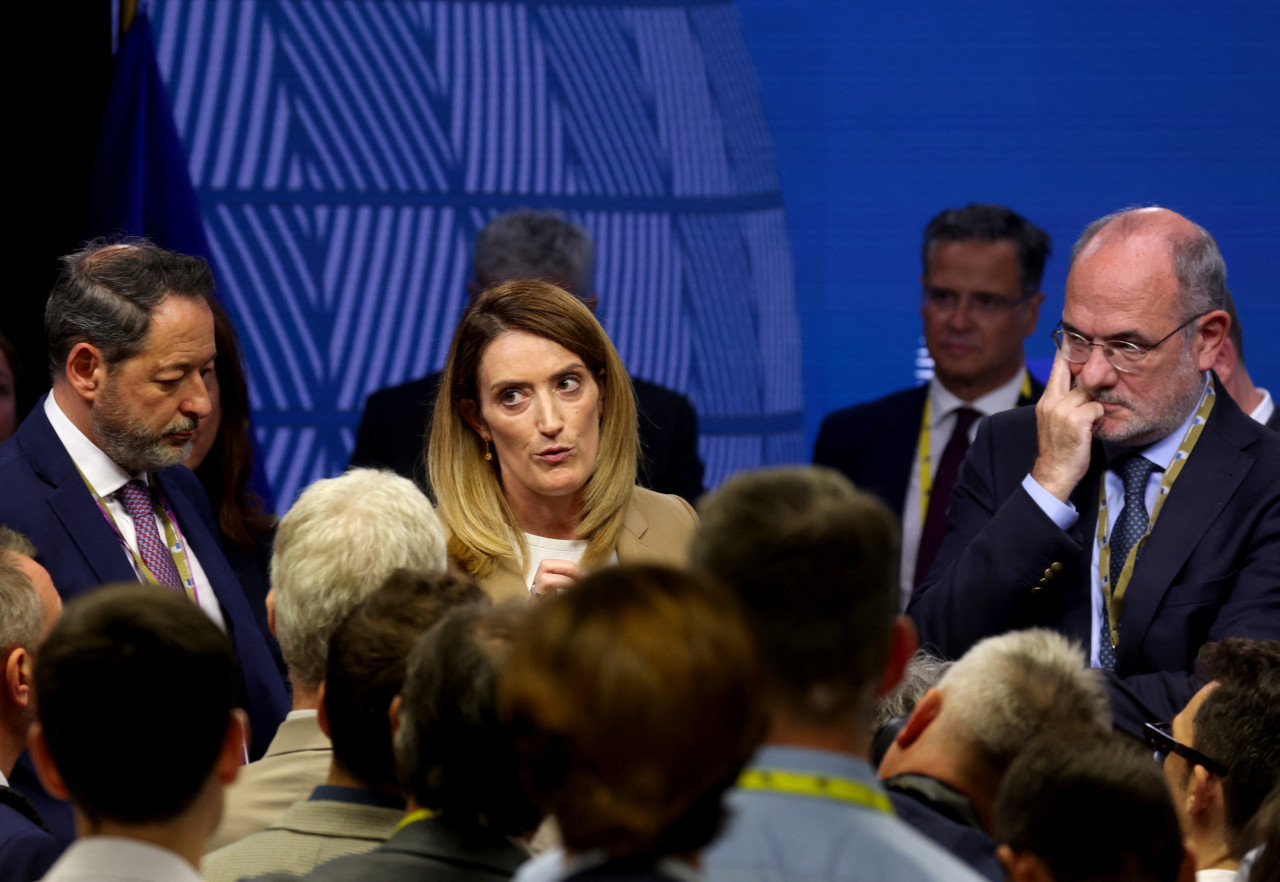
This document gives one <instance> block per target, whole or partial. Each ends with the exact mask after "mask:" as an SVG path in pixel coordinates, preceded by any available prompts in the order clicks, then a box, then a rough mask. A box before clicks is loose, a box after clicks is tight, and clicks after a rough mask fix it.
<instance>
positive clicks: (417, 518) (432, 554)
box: [271, 469, 448, 690]
mask: <svg viewBox="0 0 1280 882" xmlns="http://www.w3.org/2000/svg"><path fill="white" fill-rule="evenodd" d="M445 541H446V540H445V534H444V527H443V526H442V525H441V523H440V518H439V517H438V516H437V515H436V513H435V510H434V509H433V508H432V507H431V503H430V502H429V501H428V500H427V498H426V497H425V496H424V495H423V494H422V491H420V490H419V489H418V488H417V487H416V486H414V484H413V482H412V481H410V480H409V479H407V478H402V477H400V476H399V475H396V474H393V473H391V472H380V471H375V470H373V469H352V470H351V471H349V472H347V473H346V474H345V475H342V476H341V477H338V478H329V479H326V480H322V481H316V482H315V483H314V484H312V485H311V486H309V487H308V488H307V489H306V490H304V491H302V495H301V496H299V497H298V501H297V502H295V503H294V504H293V507H292V508H290V509H289V512H288V514H286V515H285V516H284V518H283V519H281V521H280V527H279V529H278V530H277V531H276V538H275V545H274V548H273V550H272V554H271V601H272V603H273V604H274V615H275V619H274V620H275V633H276V638H277V639H278V640H279V641H280V651H281V653H282V654H283V655H284V660H285V663H286V664H287V665H288V666H289V675H290V676H291V677H292V678H293V681H294V684H295V685H296V686H301V687H302V688H304V689H311V690H314V689H316V688H317V687H318V686H319V685H320V682H321V681H322V680H323V679H324V676H325V659H326V658H327V657H328V652H329V638H330V636H332V634H333V631H334V629H335V628H337V627H338V623H339V622H341V621H342V620H343V618H345V617H346V615H347V613H349V612H351V610H352V608H354V607H355V605H356V604H357V603H359V602H360V601H361V600H363V599H364V598H365V597H367V596H369V595H370V594H371V593H373V591H375V590H376V589H377V588H378V587H379V586H380V585H382V583H383V582H384V581H386V578H387V576H389V575H390V574H391V572H392V571H393V570H395V569H399V568H405V569H411V570H416V571H419V572H422V573H442V572H444V571H445V569H446V567H447V566H448V560H447V557H446V550H445Z"/></svg>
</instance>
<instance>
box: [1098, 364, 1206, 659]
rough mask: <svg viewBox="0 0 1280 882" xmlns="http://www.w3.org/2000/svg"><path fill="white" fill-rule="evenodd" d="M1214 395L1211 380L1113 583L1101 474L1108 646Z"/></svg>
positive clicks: (1101, 568) (1116, 636)
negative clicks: (1135, 572)
mask: <svg viewBox="0 0 1280 882" xmlns="http://www.w3.org/2000/svg"><path fill="white" fill-rule="evenodd" d="M1214 399H1215V394H1214V391H1213V384H1212V383H1210V384H1209V385H1208V387H1207V389H1206V391H1205V395H1204V400H1203V401H1201V402H1200V408H1199V409H1198V410H1197V411H1196V415H1195V416H1194V417H1192V418H1191V425H1190V426H1188V427H1187V434H1186V435H1184V436H1183V437H1182V443H1181V444H1180V445H1178V452H1177V453H1175V454H1174V456H1173V462H1171V463H1170V464H1169V468H1168V469H1166V470H1165V473H1164V478H1163V479H1162V480H1161V481H1160V492H1159V493H1157V494H1156V502H1155V505H1154V506H1152V508H1151V516H1150V517H1149V518H1147V529H1146V531H1145V532H1144V533H1143V534H1142V536H1141V537H1140V538H1139V539H1138V541H1137V542H1135V543H1133V547H1132V548H1130V549H1129V556H1128V557H1126V558H1125V559H1124V567H1123V568H1122V569H1121V570H1120V579H1119V581H1118V582H1117V583H1116V584H1115V585H1112V584H1111V543H1110V539H1109V537H1108V532H1109V531H1108V527H1109V526H1110V525H1109V524H1108V523H1107V476H1106V475H1105V474H1104V475H1103V476H1102V487H1101V489H1100V491H1099V493H1098V549H1099V550H1098V576H1099V578H1100V579H1101V585H1102V596H1103V598H1105V599H1106V601H1107V615H1108V617H1109V618H1108V623H1109V624H1110V626H1111V645H1112V646H1113V647H1114V646H1118V645H1119V644H1120V613H1121V612H1122V611H1123V610H1124V594H1125V591H1126V590H1127V589H1128V587H1129V580H1130V579H1131V578H1132V577H1133V568H1134V565H1135V564H1137V562H1138V554H1139V552H1140V551H1141V550H1142V546H1144V545H1146V544H1147V537H1148V536H1150V535H1151V528H1152V527H1154V526H1155V523H1156V518H1157V517H1159V516H1160V509H1162V508H1164V501H1165V500H1166V499H1168V498H1169V491H1170V490H1172V489H1173V482H1174V481H1176V480H1178V475H1180V474H1182V467H1183V466H1184V465H1186V462H1187V459H1188V458H1189V457H1190V456H1191V451H1192V450H1194V449H1195V446H1196V442H1197V441H1199V440H1200V434H1201V432H1203V431H1204V424H1205V421H1206V420H1208V419H1209V413H1210V412H1211V411H1212V410H1213V402H1214Z"/></svg>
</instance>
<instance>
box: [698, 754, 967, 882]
mask: <svg viewBox="0 0 1280 882" xmlns="http://www.w3.org/2000/svg"><path fill="white" fill-rule="evenodd" d="M751 766H752V767H753V768H768V769H783V770H788V771H795V772H802V773H804V772H808V773H816V774H819V775H829V776H833V777H839V778H845V779H850V780H853V781H858V782H860V783H862V784H865V785H868V786H870V787H873V788H875V789H876V790H878V791H880V792H882V793H883V790H882V788H881V787H880V785H879V784H878V783H877V781H876V776H875V773H874V772H873V771H872V770H871V767H870V766H869V765H867V764H866V763H865V762H863V761H862V760H860V759H857V758H856V757H853V756H850V755H848V754H842V753H835V752H832V751H825V750H811V749H807V748H798V747H777V746H765V747H763V748H761V749H760V750H759V751H758V752H757V753H756V755H755V757H754V758H753V759H752V761H751ZM729 809H730V819H729V823H728V825H727V827H726V829H725V832H724V833H723V834H722V835H721V837H720V838H719V839H717V840H716V841H715V842H714V843H712V845H711V847H710V848H708V849H707V850H706V851H705V852H704V853H703V876H704V878H705V879H706V880H707V882H859V880H888V879H891V880H894V882H913V880H947V882H984V880H983V879H982V877H981V876H979V875H978V874H977V873H975V872H974V871H973V870H972V869H971V868H970V867H968V866H967V865H965V864H963V863H961V862H960V861H959V860H958V859H957V858H955V857H954V856H952V855H951V854H949V853H948V852H946V851H944V850H943V849H942V848H940V847H939V846H938V845H937V844H935V843H934V842H933V841H932V840H929V839H926V838H925V837H924V836H922V835H921V834H920V833H918V832H916V830H915V829H913V828H912V827H909V826H908V825H907V824H905V823H903V822H902V821H900V820H899V819H898V818H896V817H894V816H893V815H890V814H884V813H882V812H880V811H878V810H876V809H873V808H869V807H864V806H860V805H854V804H851V803H845V802H840V801H836V800H832V799H826V798H821V797H811V796H795V795H790V794H783V793H770V792H765V791H759V790H743V789H740V788H734V789H733V790H731V791H730V792H729Z"/></svg>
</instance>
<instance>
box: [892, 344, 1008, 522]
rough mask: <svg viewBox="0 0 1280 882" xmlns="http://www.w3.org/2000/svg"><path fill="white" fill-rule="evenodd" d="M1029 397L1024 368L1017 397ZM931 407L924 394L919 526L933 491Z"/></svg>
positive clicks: (919, 451) (919, 449) (919, 447)
mask: <svg viewBox="0 0 1280 882" xmlns="http://www.w3.org/2000/svg"><path fill="white" fill-rule="evenodd" d="M1030 397H1031V374H1029V373H1028V372H1027V371H1026V369H1025V368H1024V369H1023V371H1022V388H1021V389H1020V390H1019V391H1018V398H1019V400H1021V399H1029V398H1030ZM932 411H933V408H932V407H930V405H929V396H928V395H927V394H926V395H925V399H924V417H923V418H922V419H921V420H920V440H919V441H917V442H916V451H917V454H916V455H917V459H918V460H919V465H920V526H921V527H923V526H924V519H925V517H926V516H927V515H928V514H929V497H930V495H932V493H933V460H932V457H931V456H930V450H929V446H930V445H929V436H930V434H931V433H930V431H929V430H930V429H931V428H932V427H933V419H932V418H933V412H932Z"/></svg>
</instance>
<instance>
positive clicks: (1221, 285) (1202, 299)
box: [1071, 205, 1228, 336]
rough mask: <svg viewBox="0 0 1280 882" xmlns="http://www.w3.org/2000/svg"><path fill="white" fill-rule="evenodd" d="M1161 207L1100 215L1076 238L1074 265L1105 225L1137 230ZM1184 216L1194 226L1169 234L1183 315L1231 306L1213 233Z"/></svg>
mask: <svg viewBox="0 0 1280 882" xmlns="http://www.w3.org/2000/svg"><path fill="white" fill-rule="evenodd" d="M1159 208H1160V206H1158V205H1152V206H1147V207H1140V208H1126V209H1123V210H1121V211H1114V212H1112V213H1111V214H1108V215H1106V216H1105V217H1100V218H1098V219H1097V220H1096V221H1094V222H1093V223H1091V224H1089V226H1087V227H1085V228H1084V232H1083V233H1081V234H1080V238H1079V239H1077V240H1076V244H1075V245H1074V246H1073V247H1072V249H1071V265H1072V266H1075V262H1076V258H1077V257H1079V256H1080V252H1082V251H1084V249H1085V248H1086V247H1087V246H1088V244H1089V243H1090V242H1091V241H1093V238H1094V237H1095V236H1097V235H1098V233H1100V232H1101V231H1102V229H1103V228H1104V227H1107V226H1110V225H1111V224H1112V223H1115V224H1116V229H1115V232H1116V233H1118V234H1121V235H1128V234H1130V233H1134V232H1137V231H1138V230H1139V229H1141V227H1143V226H1145V225H1146V224H1147V223H1149V222H1150V219H1151V215H1150V212H1151V211H1152V209H1159ZM1179 216H1180V215H1179ZM1183 220H1185V221H1187V223H1188V224H1191V227H1192V229H1191V230H1189V231H1182V232H1178V233H1173V234H1171V235H1169V236H1168V241H1169V257H1170V259H1171V260H1172V261H1173V273H1174V276H1175V277H1176V278H1177V280H1178V300H1179V302H1180V303H1181V305H1182V309H1183V318H1184V319H1190V318H1192V317H1193V316H1197V315H1204V314H1205V313H1206V312H1212V311H1214V310H1215V309H1226V308H1227V303H1228V294H1227V264H1226V261H1225V260H1223V258H1222V251H1220V250H1219V248H1218V241H1217V240H1216V239H1214V238H1213V234H1212V233H1210V232H1209V231H1208V230H1206V229H1205V228H1204V227H1202V226H1200V225H1199V224H1197V223H1193V222H1192V221H1190V220H1188V219H1187V218H1183ZM1193 332H1194V328H1189V329H1186V330H1184V332H1183V333H1184V335H1186V336H1190V334H1191V333H1193Z"/></svg>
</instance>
